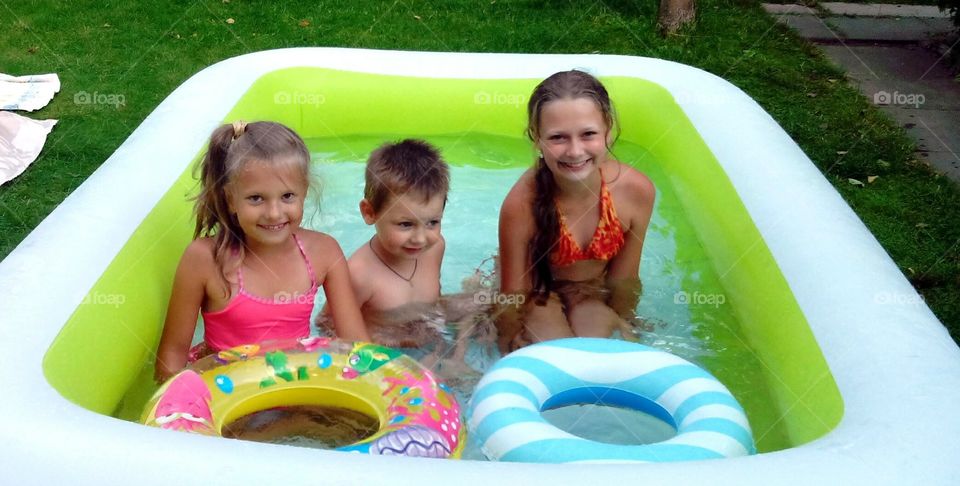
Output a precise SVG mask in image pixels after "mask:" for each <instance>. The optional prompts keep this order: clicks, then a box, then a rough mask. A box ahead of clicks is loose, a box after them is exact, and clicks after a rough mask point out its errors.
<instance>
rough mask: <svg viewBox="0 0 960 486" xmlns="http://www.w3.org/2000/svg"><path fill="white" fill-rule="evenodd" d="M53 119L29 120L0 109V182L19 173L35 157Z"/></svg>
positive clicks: (4, 181) (52, 124)
mask: <svg viewBox="0 0 960 486" xmlns="http://www.w3.org/2000/svg"><path fill="white" fill-rule="evenodd" d="M56 124H57V120H32V119H30V118H27V117H25V116H20V115H17V114H16V113H10V112H9V111H0V184H5V183H6V182H7V181H9V180H10V179H13V178H14V177H16V176H18V175H20V174H21V173H22V172H23V171H24V170H26V168H27V166H28V165H30V164H31V163H33V161H34V160H37V156H38V155H40V151H41V150H43V144H44V143H46V141H47V134H48V133H50V130H52V129H53V126H54V125H56Z"/></svg>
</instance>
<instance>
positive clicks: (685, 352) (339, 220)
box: [304, 134, 787, 458]
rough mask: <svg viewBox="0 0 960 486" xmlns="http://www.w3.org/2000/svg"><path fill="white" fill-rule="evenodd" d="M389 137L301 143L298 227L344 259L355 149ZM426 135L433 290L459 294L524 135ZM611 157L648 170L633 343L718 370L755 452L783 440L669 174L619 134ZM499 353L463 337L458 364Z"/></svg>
mask: <svg viewBox="0 0 960 486" xmlns="http://www.w3.org/2000/svg"><path fill="white" fill-rule="evenodd" d="M400 138H401V137H398V136H378V137H371V136H363V137H360V136H356V137H341V138H335V139H314V140H310V141H308V145H309V146H310V148H311V151H312V153H313V156H314V163H315V174H316V176H317V178H318V180H319V182H320V186H321V191H320V196H319V199H318V200H317V202H316V203H308V205H307V210H306V214H305V216H304V226H305V227H309V228H312V229H315V230H318V231H323V232H325V233H328V234H330V235H331V236H333V237H334V238H336V239H337V241H339V242H340V245H341V246H342V248H343V250H344V253H345V254H346V255H348V256H349V255H350V254H352V253H353V251H355V250H356V249H357V248H359V247H360V246H361V245H363V244H366V242H367V241H368V240H369V239H370V238H371V237H372V236H373V234H374V228H373V227H372V226H367V225H366V224H364V222H363V220H362V218H361V217H360V212H359V209H358V205H359V202H360V199H361V198H362V197H363V168H364V161H365V158H366V154H368V153H369V152H370V151H371V150H373V149H374V148H376V147H377V146H378V145H380V144H381V143H383V142H384V141H387V140H392V141H396V140H399V139H400ZM427 141H429V142H430V143H432V144H434V145H436V146H437V147H439V148H440V150H441V153H442V154H443V157H444V159H445V160H447V162H448V163H449V164H450V165H451V188H450V193H449V199H448V202H447V206H446V209H445V211H444V215H443V221H442V232H443V236H444V238H445V240H446V244H447V250H446V254H445V257H444V262H443V267H442V272H441V287H442V291H443V292H444V293H455V292H460V291H461V290H462V282H463V280H464V279H465V278H467V277H469V276H471V275H473V274H474V272H475V271H476V270H477V269H478V267H479V268H480V270H481V271H484V272H489V271H491V270H492V262H491V261H490V260H489V257H490V256H491V255H493V254H494V253H496V250H497V222H498V215H499V208H500V203H501V202H502V201H503V198H504V197H505V196H506V194H507V192H508V191H509V189H510V188H511V187H512V185H513V184H514V182H516V180H517V179H518V178H519V177H520V175H521V174H522V173H523V172H524V171H525V170H526V168H527V167H528V166H529V163H527V162H526V161H531V162H530V163H532V160H533V158H532V157H533V156H532V152H531V148H530V144H529V142H527V141H526V140H524V139H521V138H519V137H518V138H507V137H499V136H491V135H484V134H464V135H448V136H442V137H427ZM614 154H615V156H616V157H617V158H618V160H621V161H623V162H625V163H628V164H631V165H633V166H634V167H636V168H637V169H638V170H640V171H642V172H644V173H645V174H647V175H648V176H649V177H650V178H651V179H652V180H653V181H654V183H655V185H656V186H657V191H658V193H657V202H656V205H655V208H654V214H653V218H652V220H651V223H650V227H649V230H648V232H647V237H646V240H645V244H644V252H643V258H642V261H641V279H642V281H643V284H644V289H645V290H644V293H643V295H642V298H641V299H640V301H639V304H638V306H637V310H636V314H637V316H638V317H639V318H641V319H643V320H644V321H645V322H646V324H647V326H646V327H647V328H648V330H647V331H645V332H642V333H640V335H639V336H638V337H639V341H640V342H642V343H644V344H647V345H650V346H653V347H656V348H658V349H661V350H664V351H668V352H671V353H674V354H676V355H678V356H681V357H683V358H685V359H687V360H689V361H692V362H694V363H696V364H698V365H700V366H702V367H703V368H705V369H707V370H709V371H710V372H711V373H713V374H714V375H715V376H717V378H718V379H720V380H721V381H722V382H723V383H724V384H725V385H726V386H727V387H728V388H730V390H731V392H733V394H734V395H735V396H736V397H737V398H738V400H739V401H740V402H741V404H742V405H743V406H744V408H745V409H746V411H747V415H748V417H749V418H750V421H751V425H752V427H753V431H754V436H755V439H756V441H757V446H758V450H759V451H761V452H762V451H768V450H776V449H781V448H785V447H787V445H786V444H787V443H786V435H785V431H784V430H782V429H781V428H780V427H778V425H777V423H778V420H777V419H778V417H779V414H778V413H777V411H776V409H775V407H774V405H773V402H772V400H771V398H770V396H769V392H768V389H767V385H766V382H765V377H764V376H763V374H762V370H763V364H762V362H760V360H759V359H758V358H757V356H756V355H755V353H754V352H753V351H752V350H751V349H750V347H749V346H748V345H747V343H746V342H744V340H743V339H742V338H741V337H740V335H739V333H738V330H739V323H738V321H737V319H736V316H735V315H734V314H733V311H732V307H731V305H730V302H729V300H728V299H727V297H726V295H725V294H724V291H723V288H722V286H721V285H720V278H719V276H718V274H717V271H716V270H715V269H713V268H712V266H711V263H710V261H709V260H708V258H707V256H706V254H705V252H704V250H703V246H702V245H701V242H700V241H699V240H698V238H697V236H696V234H695V233H694V229H693V227H692V226H691V225H690V223H689V222H688V221H687V220H686V219H685V217H684V214H683V211H682V209H681V207H680V204H679V202H678V200H677V198H676V196H675V195H674V194H673V192H672V190H671V189H672V188H671V186H670V183H669V179H668V177H667V176H666V175H665V174H664V173H663V172H662V171H661V170H660V168H659V166H658V165H657V162H656V160H654V159H653V158H652V157H651V156H650V154H649V153H648V152H647V151H646V150H644V149H643V148H642V147H639V146H636V145H633V144H630V143H627V142H623V141H621V142H618V143H617V145H616V147H615V148H614ZM478 166H479V167H478ZM481 167H484V168H481ZM318 207H319V209H318ZM321 297H322V296H321ZM318 308H319V306H318ZM498 357H499V354H498V353H497V352H496V350H494V349H490V347H479V346H472V347H471V348H470V352H469V353H468V356H467V361H468V363H469V364H470V365H471V366H472V367H474V368H475V369H477V370H479V371H484V370H486V369H487V368H489V366H490V365H492V363H493V362H494V361H495V360H496V359H497V358H498ZM471 378H472V379H468V380H461V382H459V383H456V386H455V387H454V389H455V390H456V391H457V392H458V396H459V398H461V400H462V402H461V403H462V405H463V406H464V408H466V404H467V403H468V400H469V393H470V391H471V390H472V388H473V385H475V383H476V381H477V380H478V379H479V375H477V376H476V377H471ZM545 417H546V418H547V420H549V421H550V422H551V423H553V424H554V425H557V426H559V427H561V428H563V429H564V430H567V431H568V432H571V433H575V434H577V435H584V433H587V434H589V437H588V438H591V439H594V440H603V441H605V442H611V443H625V444H643V443H652V442H658V441H661V440H664V439H666V438H669V437H670V436H672V435H673V431H672V429H670V427H669V426H667V425H666V424H663V423H662V422H660V421H659V420H657V419H654V418H652V417H650V416H647V415H645V414H642V413H639V412H634V411H629V410H621V409H616V408H612V407H604V406H570V407H564V408H562V409H557V410H553V411H549V412H546V413H545ZM584 431H589V432H584ZM464 457H465V458H482V454H480V453H479V451H478V450H477V449H476V444H473V443H472V442H468V445H467V450H466V451H465V453H464Z"/></svg>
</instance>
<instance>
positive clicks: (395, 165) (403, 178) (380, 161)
mask: <svg viewBox="0 0 960 486" xmlns="http://www.w3.org/2000/svg"><path fill="white" fill-rule="evenodd" d="M364 179H365V184H364V187H363V197H364V199H366V200H367V202H369V203H370V206H371V207H372V208H373V211H374V212H375V213H379V212H380V211H381V210H382V209H384V206H386V204H387V201H389V200H390V197H391V196H400V195H403V194H410V193H415V194H418V195H420V196H421V197H422V198H423V200H424V201H429V200H430V198H432V197H433V196H436V195H443V203H444V205H446V203H447V192H449V190H450V169H449V167H447V163H446V162H444V160H443V158H441V157H440V152H439V151H438V150H437V149H436V148H435V147H434V146H433V145H430V144H429V143H427V142H424V141H423V140H413V139H406V140H403V141H400V142H396V143H389V142H388V143H385V144H383V145H381V146H380V147H379V148H377V149H376V150H374V151H373V152H372V153H370V157H369V158H368V159H367V170H366V173H365V175H364Z"/></svg>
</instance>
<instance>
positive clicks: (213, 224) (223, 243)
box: [193, 121, 310, 292]
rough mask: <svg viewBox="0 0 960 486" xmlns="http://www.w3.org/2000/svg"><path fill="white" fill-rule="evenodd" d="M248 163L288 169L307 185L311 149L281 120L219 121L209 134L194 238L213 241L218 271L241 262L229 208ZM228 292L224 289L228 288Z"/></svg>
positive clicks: (241, 249)
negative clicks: (227, 122) (228, 123)
mask: <svg viewBox="0 0 960 486" xmlns="http://www.w3.org/2000/svg"><path fill="white" fill-rule="evenodd" d="M251 163H260V164H267V165H269V166H270V167H273V168H276V169H278V170H282V169H287V170H291V171H293V172H294V173H296V174H297V175H298V176H301V177H302V180H303V183H304V185H305V186H306V188H309V186H310V152H309V151H308V150H307V146H306V145H305V144H304V143H303V139H301V138H300V136H299V135H297V134H296V132H294V131H293V130H291V129H289V128H287V127H286V126H284V125H281V124H279V123H274V122H268V121H260V122H252V123H249V124H248V123H244V122H242V121H237V122H234V123H232V124H230V125H221V126H220V127H218V128H217V129H216V130H214V131H213V134H212V135H211V136H210V144H209V146H208V148H207V153H206V154H205V155H204V157H203V160H202V161H201V162H200V165H199V167H198V168H199V172H200V175H199V178H200V193H199V194H198V195H197V197H196V202H195V206H194V212H195V213H196V217H197V221H196V226H195V228H194V232H193V236H194V238H199V237H211V238H213V240H214V248H215V250H214V260H215V261H216V262H217V264H218V266H219V268H220V276H221V277H222V278H223V280H224V282H228V281H229V280H228V279H227V277H226V275H227V273H228V271H227V270H228V269H229V270H233V269H234V268H235V267H237V266H239V265H240V262H242V261H243V253H244V243H245V241H246V240H245V236H244V234H243V230H242V229H241V228H240V223H239V221H238V220H237V217H236V215H235V214H234V213H233V212H232V211H231V210H230V196H231V192H230V191H231V190H232V189H233V188H232V185H233V183H234V182H235V181H236V178H237V176H238V175H239V174H240V172H241V171H242V170H243V169H244V168H245V167H247V166H248V165H249V164H251ZM228 292H229V290H228Z"/></svg>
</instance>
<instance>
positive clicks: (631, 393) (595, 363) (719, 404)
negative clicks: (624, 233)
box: [469, 338, 756, 463]
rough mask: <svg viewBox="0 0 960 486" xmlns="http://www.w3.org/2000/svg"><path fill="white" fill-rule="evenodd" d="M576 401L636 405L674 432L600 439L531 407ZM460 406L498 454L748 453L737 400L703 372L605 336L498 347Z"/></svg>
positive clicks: (600, 458) (667, 457)
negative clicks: (661, 436)
mask: <svg viewBox="0 0 960 486" xmlns="http://www.w3.org/2000/svg"><path fill="white" fill-rule="evenodd" d="M583 403H593V404H602V405H611V406H619V407H625V408H630V409H635V410H639V411H641V412H645V413H647V414H650V415H652V416H654V417H657V418H659V419H660V420H663V421H664V422H666V423H668V424H670V425H672V426H673V428H674V429H675V430H676V431H677V435H676V436H674V437H673V438H671V439H669V440H666V441H663V442H659V443H656V444H644V445H614V444H605V443H601V442H594V441H591V440H587V439H584V438H581V437H577V436H575V435H572V434H570V433H567V432H564V431H563V430H560V429H558V428H556V427H554V426H553V425H551V424H549V423H548V422H547V421H546V420H545V419H544V418H543V416H542V415H541V413H540V412H542V411H544V410H550V409H554V408H559V407H563V406H566V405H573V404H583ZM469 414H470V415H469V416H470V419H469V420H470V421H469V425H470V430H471V433H472V434H473V435H474V438H475V439H476V440H478V442H479V444H480V448H481V450H483V452H484V453H485V454H486V455H487V456H488V457H489V458H490V459H493V460H500V461H516V462H564V463H573V462H576V463H584V462H669V461H686V460H698V459H714V458H723V457H735V456H745V455H749V454H755V453H756V448H755V447H754V443H753V435H752V434H751V432H750V424H749V423H748V422H747V417H746V415H745V414H744V412H743V407H741V406H740V404H739V403H738V402H737V400H736V399H735V398H734V397H733V395H731V394H730V391H729V390H727V388H726V387H725V386H723V384H722V383H720V382H719V381H717V379H716V378H714V377H713V376H712V375H711V374H710V373H708V372H706V371H704V370H703V369H701V368H699V367H698V366H696V365H694V364H692V363H690V362H689V361H686V360H684V359H682V358H680V357H677V356H674V355H672V354H670V353H666V352H664V351H659V350H656V349H654V348H651V347H649V346H644V345H642V344H636V343H630V342H626V341H619V340H614V339H594V338H571V339H560V340H556V341H548V342H543V343H539V344H535V345H533V346H528V347H526V348H523V349H520V350H518V351H515V352H513V353H511V354H509V355H507V356H506V357H505V358H503V359H502V360H500V361H499V362H497V364H495V365H494V366H493V367H492V368H491V369H490V370H489V371H488V372H487V374H486V375H484V377H483V379H481V380H480V383H478V384H477V388H476V391H475V392H474V394H473V398H472V400H471V402H470V412H469Z"/></svg>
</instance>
